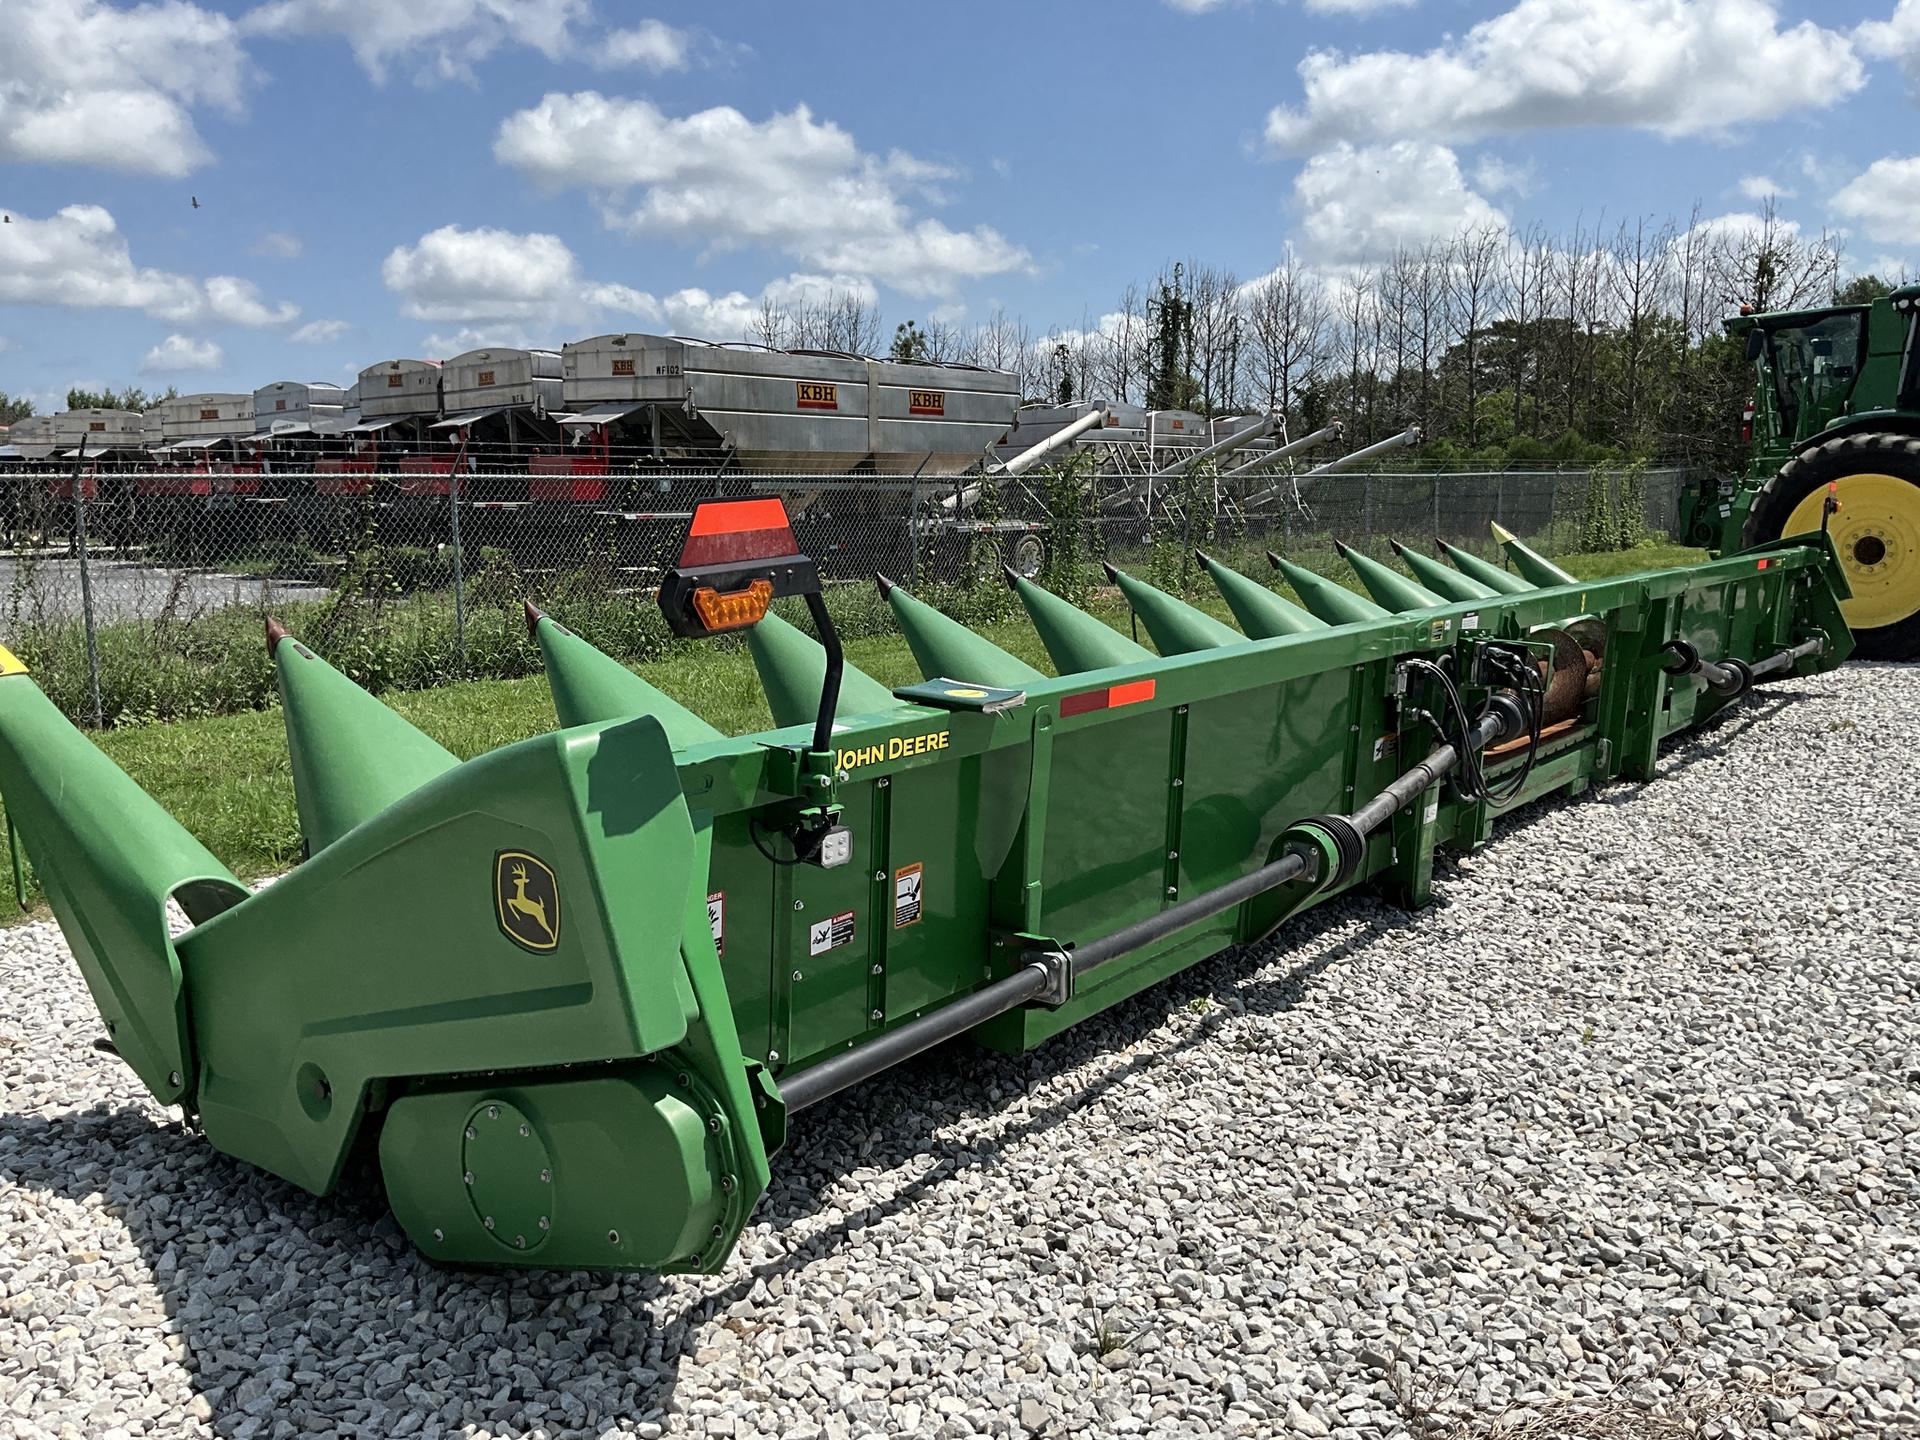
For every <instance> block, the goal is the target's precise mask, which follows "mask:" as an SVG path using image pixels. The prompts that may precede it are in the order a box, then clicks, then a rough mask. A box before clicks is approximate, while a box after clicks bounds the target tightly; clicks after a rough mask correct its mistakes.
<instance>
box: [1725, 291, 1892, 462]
mask: <svg viewBox="0 0 1920 1440" xmlns="http://www.w3.org/2000/svg"><path fill="white" fill-rule="evenodd" d="M1872 311H1873V307H1872V306H1871V305H1845V306H1838V307H1835V308H1833V309H1830V310H1795V311H1788V312H1785V313H1782V314H1775V315H1743V316H1741V317H1740V318H1739V319H1738V320H1734V321H1730V322H1729V323H1728V329H1729V330H1731V331H1732V332H1733V333H1734V334H1735V335H1739V334H1740V333H1741V332H1742V331H1744V332H1745V335H1746V347H1747V359H1748V360H1749V361H1750V362H1752V364H1753V366H1754V369H1755V378H1756V385H1755V388H1754V400H1753V415H1752V425H1753V428H1752V433H1751V435H1750V436H1749V437H1748V438H1749V439H1751V440H1753V441H1754V442H1756V443H1757V445H1758V447H1759V448H1760V449H1762V450H1765V449H1769V448H1772V447H1774V446H1786V447H1792V446H1795V445H1798V444H1799V443H1800V442H1802V441H1803V440H1806V439H1808V438H1810V437H1812V436H1814V435H1818V434H1819V433H1820V432H1821V431H1823V430H1825V429H1827V428H1828V427H1830V426H1831V425H1833V424H1834V422H1835V421H1837V420H1838V419H1839V418H1840V417H1841V416H1842V415H1844V414H1846V413H1847V410H1848V407H1849V402H1850V401H1851V400H1852V398H1853V392H1854V387H1855V386H1856V385H1858V383H1859V381H1860V375H1861V372H1862V370H1863V369H1864V367H1865V365H1866V359H1867V327H1868V317H1869V316H1870V315H1871V314H1872Z"/></svg>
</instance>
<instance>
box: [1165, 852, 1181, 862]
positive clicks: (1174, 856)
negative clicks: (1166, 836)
mask: <svg viewBox="0 0 1920 1440" xmlns="http://www.w3.org/2000/svg"><path fill="white" fill-rule="evenodd" d="M1179 858H1180V852H1179V851H1178V850H1169V851H1167V859H1169V860H1178V859H1179Z"/></svg>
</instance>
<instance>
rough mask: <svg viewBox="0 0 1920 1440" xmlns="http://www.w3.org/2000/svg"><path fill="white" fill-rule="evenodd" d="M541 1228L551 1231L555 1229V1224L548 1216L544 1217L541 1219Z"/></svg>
mask: <svg viewBox="0 0 1920 1440" xmlns="http://www.w3.org/2000/svg"><path fill="white" fill-rule="evenodd" d="M540 1228H541V1229H542V1230H551V1229H552V1228H553V1222H552V1221H551V1220H549V1219H548V1218H547V1217H546V1216H544V1215H542V1216H541V1217H540Z"/></svg>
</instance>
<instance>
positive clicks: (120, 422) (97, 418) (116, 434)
mask: <svg viewBox="0 0 1920 1440" xmlns="http://www.w3.org/2000/svg"><path fill="white" fill-rule="evenodd" d="M52 418H53V435H54V448H55V449H57V450H61V451H66V452H71V451H73V450H76V449H78V448H79V446H80V444H81V442H82V441H85V443H86V447H87V448H86V453H87V454H88V455H95V456H103V455H106V454H108V453H109V452H111V451H115V450H138V449H140V448H141V447H142V445H143V444H144V443H145V439H146V436H145V428H144V422H143V421H142V419H141V416H140V412H139V411H137V410H64V411H62V412H61V413H60V414H58V415H55V416H53V417H52Z"/></svg>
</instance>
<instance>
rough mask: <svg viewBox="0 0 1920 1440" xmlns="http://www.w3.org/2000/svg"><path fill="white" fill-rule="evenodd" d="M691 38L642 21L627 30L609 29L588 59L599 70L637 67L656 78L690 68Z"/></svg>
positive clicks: (657, 22) (662, 23)
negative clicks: (671, 71)
mask: <svg viewBox="0 0 1920 1440" xmlns="http://www.w3.org/2000/svg"><path fill="white" fill-rule="evenodd" d="M691 49H692V41H691V37H690V36H689V35H688V34H687V32H686V31H684V30H676V29H674V28H673V26H671V25H669V24H667V23H666V22H665V21H662V20H642V21H641V22H640V23H639V24H638V25H633V26H629V27H628V28H627V29H625V30H610V31H608V32H607V33H606V34H605V35H602V36H601V37H600V38H599V39H598V40H596V41H594V42H593V44H592V45H591V46H590V47H589V48H588V51H587V60H588V62H589V63H590V64H592V65H593V67H594V68H595V69H596V70H620V69H624V68H626V67H628V66H637V67H639V68H640V69H642V70H649V71H652V72H653V73H654V74H655V75H660V74H664V73H665V72H666V71H668V70H684V69H686V68H687V59H688V54H689V51H690V50H691Z"/></svg>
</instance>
